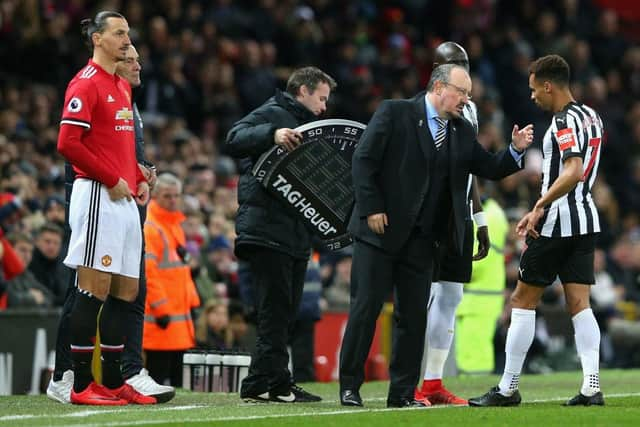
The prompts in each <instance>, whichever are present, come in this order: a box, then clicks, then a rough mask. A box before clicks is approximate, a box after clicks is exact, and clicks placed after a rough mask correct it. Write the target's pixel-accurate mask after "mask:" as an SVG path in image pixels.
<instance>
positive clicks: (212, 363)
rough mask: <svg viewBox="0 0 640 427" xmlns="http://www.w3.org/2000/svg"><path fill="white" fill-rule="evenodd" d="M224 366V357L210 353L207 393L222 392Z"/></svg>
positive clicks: (208, 357)
mask: <svg viewBox="0 0 640 427" xmlns="http://www.w3.org/2000/svg"><path fill="white" fill-rule="evenodd" d="M221 364H222V355H221V354H219V353H208V354H207V356H206V365H207V372H206V377H207V391H212V392H219V391H220V387H221V385H220V383H221V381H220V365H221Z"/></svg>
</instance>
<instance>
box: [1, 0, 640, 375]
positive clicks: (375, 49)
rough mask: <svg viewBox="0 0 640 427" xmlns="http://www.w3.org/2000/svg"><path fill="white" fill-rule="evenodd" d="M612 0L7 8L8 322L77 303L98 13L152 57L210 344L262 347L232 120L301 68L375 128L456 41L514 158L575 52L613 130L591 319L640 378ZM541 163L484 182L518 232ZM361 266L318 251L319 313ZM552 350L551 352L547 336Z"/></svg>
mask: <svg viewBox="0 0 640 427" xmlns="http://www.w3.org/2000/svg"><path fill="white" fill-rule="evenodd" d="M600 3H606V2H598V1H596V0H593V1H590V0H563V1H551V0H522V1H518V2H512V1H508V0H495V1H482V0H458V1H452V2H433V1H429V0H397V1H388V2H385V1H373V0H349V1H346V0H308V1H300V0H240V1H232V0H216V1H204V0H162V1H155V2H153V1H148V0H145V1H126V0H122V1H119V0H105V1H89V0H86V1H85V0H59V1H55V0H22V1H18V0H0V63H1V64H2V66H1V68H0V170H1V176H0V226H1V228H2V231H3V232H4V238H6V242H8V243H10V244H11V245H13V247H14V248H15V250H16V253H17V259H16V258H15V257H10V256H8V251H7V250H3V251H2V252H0V257H2V263H3V267H5V270H7V269H9V270H11V268H14V267H11V266H9V265H7V264H9V263H18V264H20V263H23V264H25V265H26V266H27V270H26V273H23V274H22V275H18V276H17V277H14V278H10V277H9V276H8V275H5V277H3V276H2V275H0V309H7V310H10V309H12V308H14V307H27V306H41V307H51V306H60V305H61V304H62V301H63V299H64V293H65V291H66V286H67V282H68V278H67V275H68V272H66V271H65V268H64V267H63V266H62V263H61V259H62V257H63V255H64V254H61V253H60V251H61V241H62V238H63V236H62V234H63V231H62V228H63V225H64V161H63V158H62V157H61V156H60V155H58V154H57V152H56V141H57V133H58V125H59V123H58V121H59V117H60V111H61V108H62V100H63V94H64V88H65V85H66V83H67V82H68V80H69V79H70V78H71V76H72V74H73V73H74V72H75V70H77V69H79V68H80V67H81V66H82V65H83V64H85V63H86V61H87V58H88V56H89V53H88V52H87V50H86V49H85V48H83V46H82V42H81V39H80V37H79V21H80V20H81V19H82V18H85V17H89V16H92V15H93V14H95V11H96V10H118V11H120V12H121V13H123V15H124V16H125V17H126V18H127V20H128V22H129V25H130V27H131V29H132V40H133V43H134V44H135V46H136V47H137V49H138V52H139V54H140V57H141V62H142V73H143V77H142V81H143V82H144V83H143V86H142V87H141V88H140V90H138V91H137V92H136V93H135V98H136V102H137V105H138V107H139V108H140V110H141V111H142V113H143V118H144V130H145V142H146V145H145V147H146V151H147V152H146V157H147V159H149V160H150V161H151V162H152V163H154V164H155V165H156V166H157V168H158V171H159V172H165V171H166V172H172V173H174V174H175V175H176V176H177V177H178V178H179V179H180V180H182V182H183V183H184V189H183V211H184V213H185V215H186V217H187V219H186V221H185V222H184V224H183V227H184V230H185V233H186V237H187V245H186V249H187V251H188V252H189V253H190V254H191V255H192V256H191V261H190V263H191V271H192V275H193V278H194V281H195V282H196V285H197V289H198V292H199V294H200V299H201V301H202V308H201V309H200V312H201V313H202V315H203V319H202V320H199V321H197V322H196V324H197V325H198V334H197V335H198V341H199V343H200V344H201V345H205V346H207V345H208V346H213V347H218V348H222V349H231V348H242V349H250V348H248V347H251V339H249V338H248V336H247V329H248V327H247V322H248V323H250V322H251V320H252V318H251V309H250V305H249V301H250V297H248V295H250V292H249V291H248V289H247V287H248V284H247V283H246V280H244V279H243V278H244V277H246V274H243V273H244V272H243V269H245V268H246V266H243V265H242V264H240V265H239V263H238V262H237V260H236V259H235V258H234V255H233V244H234V216H235V212H236V209H237V201H236V185H237V177H238V175H237V168H236V164H235V163H234V161H233V160H231V159H230V158H228V157H225V156H221V155H220V154H219V148H220V146H221V145H222V143H223V141H224V137H225V135H226V133H227V131H228V130H229V129H230V127H231V125H232V124H233V123H234V122H235V121H236V120H238V119H239V118H241V117H242V116H243V115H245V114H246V113H247V112H249V111H251V110H252V109H254V108H255V107H257V106H259V105H260V104H262V103H263V102H264V101H265V100H266V99H267V98H269V97H270V96H272V95H273V93H274V90H275V89H276V88H282V87H283V85H284V82H285V81H286V78H287V77H288V75H289V74H290V72H291V70H292V69H293V68H295V67H298V66H302V65H311V64H313V65H320V66H322V68H323V69H324V70H325V71H326V72H328V73H329V74H330V75H332V76H333V77H334V78H335V79H336V81H337V82H338V89H337V90H336V91H335V92H334V93H333V94H332V97H331V102H330V107H329V113H328V116H329V117H334V118H345V119H351V120H356V121H360V122H362V123H365V124H366V123H367V122H368V121H369V119H370V117H371V115H372V113H373V112H374V111H375V108H376V106H377V105H378V103H379V102H380V101H381V100H382V99H385V98H399V97H409V96H412V95H413V94H415V93H416V92H418V91H419V90H421V89H422V88H424V87H425V84H426V82H427V81H428V78H429V76H430V72H431V68H432V63H433V57H432V52H433V49H434V47H435V46H437V45H438V44H439V43H440V42H441V41H443V40H454V41H457V42H459V43H460V44H461V45H462V46H464V47H465V48H466V50H467V52H468V54H469V57H470V64H471V74H472V77H473V92H472V95H473V100H474V101H475V102H476V104H477V105H478V115H479V123H480V128H479V135H478V140H479V141H480V143H482V144H483V145H484V146H485V147H486V148H487V149H489V150H498V149H500V148H501V147H504V146H506V144H507V143H508V141H506V140H505V138H507V137H508V135H509V132H510V129H508V128H506V126H508V125H509V124H511V123H521V124H525V123H530V122H531V123H534V124H535V127H536V144H537V146H538V147H539V145H540V141H541V139H542V136H543V132H544V130H545V129H546V127H547V125H548V122H549V117H547V116H545V115H544V114H543V113H541V112H540V111H539V110H538V109H536V108H535V106H534V105H533V102H531V101H530V94H529V88H528V85H527V80H528V66H529V64H530V62H531V61H532V60H533V59H535V58H536V57H538V56H540V55H546V54H549V53H557V54H560V55H562V56H563V57H565V58H566V59H567V60H568V62H569V64H570V65H571V70H572V85H571V90H572V93H573V94H574V95H575V96H576V98H577V99H578V100H580V101H582V102H584V103H586V104H588V105H590V106H592V107H593V108H595V109H596V110H597V111H598V112H599V113H600V114H601V116H602V117H603V120H604V125H605V129H606V137H605V140H604V145H603V147H604V148H603V152H602V162H601V164H600V172H599V178H598V182H597V183H596V185H595V188H594V190H593V193H594V195H595V197H596V204H597V205H598V209H599V211H600V214H601V217H600V221H601V225H602V226H603V231H602V233H601V234H600V236H599V239H598V247H599V251H598V255H597V257H596V271H597V272H598V274H597V283H596V286H595V288H594V292H593V299H594V301H593V306H594V308H595V310H594V311H596V313H597V317H598V320H599V322H600V327H601V329H602V331H603V333H605V334H606V335H608V336H609V337H610V340H609V341H607V344H606V345H605V341H603V361H604V362H606V363H608V364H610V365H611V366H622V367H627V366H639V365H640V359H639V358H638V356H637V355H638V354H640V352H637V351H636V352H635V354H636V356H633V354H634V352H633V351H631V350H633V349H636V350H637V349H638V348H640V331H638V329H640V328H638V324H640V323H637V322H640V312H639V311H638V307H639V304H640V218H639V215H640V45H639V44H638V43H637V42H638V40H639V37H640V34H638V32H637V29H635V33H634V32H633V31H634V28H633V26H634V24H635V26H636V27H637V22H635V23H634V22H633V20H631V19H629V18H628V17H627V18H626V19H623V17H621V16H619V15H618V13H617V12H616V11H615V10H613V9H606V8H604V7H602V5H601V4H600ZM540 167H541V154H540V152H539V150H537V149H535V148H534V149H530V150H528V153H527V159H526V170H525V171H524V172H521V173H518V174H516V175H514V176H512V177H509V178H507V179H505V180H503V181H501V182H499V183H498V184H496V185H485V189H486V192H487V193H489V194H491V196H492V197H494V198H495V199H496V200H498V201H499V202H500V204H501V205H502V207H503V208H504V209H505V211H506V212H507V214H508V217H509V219H510V221H512V222H513V223H512V225H514V224H515V221H517V220H518V219H519V218H521V216H522V214H523V213H524V212H526V211H527V210H528V209H529V208H530V207H531V206H532V204H533V203H534V201H535V200H536V198H537V194H536V193H537V191H538V188H540V183H539V179H540ZM512 228H513V227H512ZM6 246H7V245H6V244H3V247H6ZM521 250H522V240H521V239H518V238H517V236H516V235H515V233H513V232H512V233H511V235H510V237H509V239H508V244H507V248H506V250H505V262H506V263H507V266H508V268H507V284H506V288H507V289H508V288H510V287H513V286H514V285H515V282H516V280H517V267H518V258H519V253H520V251H521ZM348 259H349V253H348V252H346V253H340V254H333V253H322V254H320V264H319V267H318V269H319V273H320V277H321V281H322V285H323V294H322V297H320V296H319V295H318V294H313V295H310V298H313V299H314V300H313V302H312V304H311V306H313V305H314V304H315V307H316V308H318V307H321V308H322V309H338V310H341V309H344V307H345V304H348V286H349V283H348V282H349V271H350V262H349V261H348ZM14 269H15V268H14ZM556 291H557V289H556V288H554V287H552V288H550V289H549V291H548V295H546V296H545V303H546V304H547V305H551V306H553V305H554V304H557V305H558V306H560V305H561V298H562V293H561V292H556ZM506 292H507V293H508V290H507V291H506ZM303 307H305V309H307V310H309V308H308V307H310V305H309V304H306V305H305V304H303ZM312 309H313V308H312ZM312 309H311V310H312ZM505 310H506V309H505ZM316 317H317V316H316ZM504 318H505V319H508V316H504ZM207 327H208V330H207ZM501 328H503V329H504V328H505V325H499V326H498V330H500V329H501ZM249 329H250V328H249ZM249 335H250V334H249ZM538 338H539V341H540V345H541V346H542V348H543V349H544V348H545V347H549V342H548V339H546V338H545V336H544V334H539V336H538ZM630 347H631V348H630ZM542 352H543V353H544V350H543V351H542Z"/></svg>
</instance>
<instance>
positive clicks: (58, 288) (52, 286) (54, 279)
mask: <svg viewBox="0 0 640 427" xmlns="http://www.w3.org/2000/svg"><path fill="white" fill-rule="evenodd" d="M63 233H64V232H63V231H62V228H60V227H59V226H58V225H56V224H54V223H47V224H45V225H43V226H42V227H40V229H39V230H38V231H37V232H36V238H35V248H34V250H33V257H32V259H31V262H30V263H29V270H30V271H31V272H32V273H33V275H34V276H35V278H36V279H37V280H38V281H39V282H40V283H42V284H43V285H44V286H46V287H47V289H49V291H51V293H52V294H53V296H54V305H55V306H58V307H60V306H62V304H64V298H65V295H66V293H67V288H68V285H69V277H70V275H71V270H69V268H67V267H66V266H65V265H64V264H63V263H62V256H61V255H62V254H61V253H60V249H61V247H62V237H63Z"/></svg>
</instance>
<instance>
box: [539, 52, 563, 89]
mask: <svg viewBox="0 0 640 427" xmlns="http://www.w3.org/2000/svg"><path fill="white" fill-rule="evenodd" d="M531 74H534V75H535V79H536V80H538V81H542V80H549V81H551V82H553V83H556V84H559V85H562V86H568V85H569V79H570V77H571V71H570V68H569V64H568V63H567V61H565V60H564V58H563V57H561V56H560V55H547V56H543V57H541V58H538V59H536V60H535V61H533V62H532V63H531V65H530V66H529V75H531Z"/></svg>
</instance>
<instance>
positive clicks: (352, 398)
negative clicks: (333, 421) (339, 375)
mask: <svg viewBox="0 0 640 427" xmlns="http://www.w3.org/2000/svg"><path fill="white" fill-rule="evenodd" d="M340 404H341V405H342V406H364V405H363V404H362V398H361V397H360V393H358V392H357V391H355V390H342V391H341V392H340Z"/></svg>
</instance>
